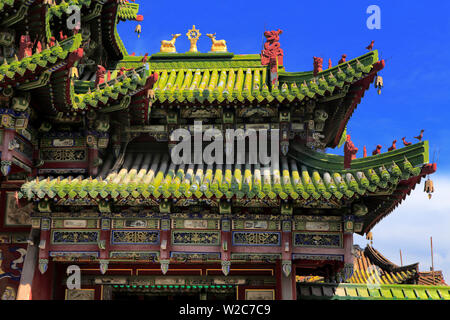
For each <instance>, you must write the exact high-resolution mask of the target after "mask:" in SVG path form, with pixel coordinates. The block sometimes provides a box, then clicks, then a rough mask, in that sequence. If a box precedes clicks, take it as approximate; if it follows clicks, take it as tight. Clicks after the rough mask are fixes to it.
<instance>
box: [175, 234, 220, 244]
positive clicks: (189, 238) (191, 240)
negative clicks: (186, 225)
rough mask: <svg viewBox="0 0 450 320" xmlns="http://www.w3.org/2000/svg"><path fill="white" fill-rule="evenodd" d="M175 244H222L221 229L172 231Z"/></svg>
mask: <svg viewBox="0 0 450 320" xmlns="http://www.w3.org/2000/svg"><path fill="white" fill-rule="evenodd" d="M172 244H173V245H207V246H217V245H219V244H220V232H219V231H172Z"/></svg>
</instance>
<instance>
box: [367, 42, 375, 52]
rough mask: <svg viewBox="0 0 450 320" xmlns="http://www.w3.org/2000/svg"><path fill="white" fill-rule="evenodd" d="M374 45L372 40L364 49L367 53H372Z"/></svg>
mask: <svg viewBox="0 0 450 320" xmlns="http://www.w3.org/2000/svg"><path fill="white" fill-rule="evenodd" d="M374 43H375V40H372V42H371V43H370V44H369V45H368V46H367V47H366V49H367V50H369V51H372V50H373V44H374Z"/></svg>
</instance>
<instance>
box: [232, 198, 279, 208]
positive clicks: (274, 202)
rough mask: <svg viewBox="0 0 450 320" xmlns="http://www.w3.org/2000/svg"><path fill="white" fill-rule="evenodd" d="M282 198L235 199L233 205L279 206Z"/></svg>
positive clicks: (253, 206) (251, 206) (248, 206)
mask: <svg viewBox="0 0 450 320" xmlns="http://www.w3.org/2000/svg"><path fill="white" fill-rule="evenodd" d="M280 203H281V202H280V199H233V207H247V208H258V209H259V208H278V207H280Z"/></svg>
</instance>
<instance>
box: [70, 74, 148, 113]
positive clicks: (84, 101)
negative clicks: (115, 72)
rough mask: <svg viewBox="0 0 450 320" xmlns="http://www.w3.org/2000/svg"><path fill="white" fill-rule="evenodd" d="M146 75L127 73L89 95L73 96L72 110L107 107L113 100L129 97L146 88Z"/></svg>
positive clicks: (88, 93)
mask: <svg viewBox="0 0 450 320" xmlns="http://www.w3.org/2000/svg"><path fill="white" fill-rule="evenodd" d="M147 79H148V78H147V77H146V76H145V73H142V72H141V73H138V72H136V70H131V71H127V72H125V74H124V75H123V76H118V77H117V78H114V77H113V78H112V79H111V80H110V81H108V82H107V83H106V84H105V85H102V86H101V87H100V88H99V89H97V90H95V91H92V92H91V91H90V90H89V92H87V93H80V94H76V93H74V94H73V100H72V108H73V109H74V110H75V111H76V110H85V109H86V108H88V107H93V108H98V107H99V106H100V105H106V104H107V103H108V102H110V101H111V100H117V99H118V98H119V96H126V95H129V94H130V93H131V92H133V91H135V90H137V89H139V88H140V87H142V86H144V85H145V84H146V82H147Z"/></svg>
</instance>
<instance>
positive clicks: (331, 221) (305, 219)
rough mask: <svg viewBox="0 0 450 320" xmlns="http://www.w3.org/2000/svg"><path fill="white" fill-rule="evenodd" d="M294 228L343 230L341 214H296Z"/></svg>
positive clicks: (303, 229) (300, 229)
mask: <svg viewBox="0 0 450 320" xmlns="http://www.w3.org/2000/svg"><path fill="white" fill-rule="evenodd" d="M294 230H297V231H336V232H337V231H342V218H341V217H339V216H295V218H294Z"/></svg>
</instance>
